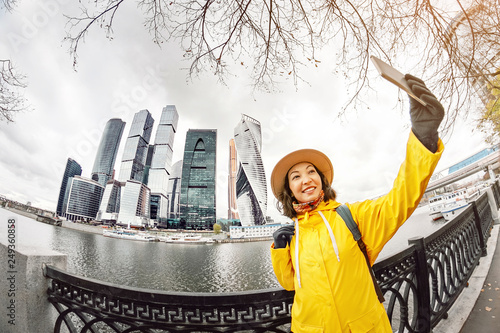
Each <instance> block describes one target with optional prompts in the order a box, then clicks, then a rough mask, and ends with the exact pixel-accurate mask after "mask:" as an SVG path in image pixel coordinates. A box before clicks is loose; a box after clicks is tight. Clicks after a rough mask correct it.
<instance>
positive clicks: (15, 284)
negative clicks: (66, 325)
mask: <svg viewBox="0 0 500 333" xmlns="http://www.w3.org/2000/svg"><path fill="white" fill-rule="evenodd" d="M12 221H14V219H13V220H12ZM10 222H11V220H9V223H10ZM11 225H12V228H9V231H11V230H12V232H9V234H8V235H9V237H8V238H7V239H6V240H4V239H2V240H0V258H1V260H2V266H1V267H2V268H1V269H0V303H1V304H0V306H1V309H2V310H1V311H0V332H5V333H7V332H8V333H27V332H52V331H53V330H54V321H55V319H56V318H57V311H56V310H55V308H54V306H52V305H51V304H50V303H49V301H48V298H47V288H48V287H49V280H47V279H46V278H45V277H44V276H43V270H42V266H43V264H49V265H53V266H56V267H58V268H60V269H66V268H67V255H65V254H62V253H59V252H56V251H53V250H50V249H45V248H39V247H30V246H23V245H19V244H16V242H15V241H16V238H15V230H16V226H15V221H14V223H13V224H12V223H11Z"/></svg>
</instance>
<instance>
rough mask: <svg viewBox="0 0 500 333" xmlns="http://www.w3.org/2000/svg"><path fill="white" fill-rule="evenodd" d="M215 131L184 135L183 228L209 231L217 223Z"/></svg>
mask: <svg viewBox="0 0 500 333" xmlns="http://www.w3.org/2000/svg"><path fill="white" fill-rule="evenodd" d="M216 157H217V130H215V129H207V130H199V129H197V130H192V129H190V130H189V131H188V132H187V133H186V144H185V147H184V159H183V163H182V180H181V197H180V219H181V223H185V225H186V228H195V229H209V228H211V227H212V226H213V224H215V222H216Z"/></svg>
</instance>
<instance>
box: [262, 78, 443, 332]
mask: <svg viewBox="0 0 500 333" xmlns="http://www.w3.org/2000/svg"><path fill="white" fill-rule="evenodd" d="M405 79H406V81H407V82H408V84H409V86H410V88H411V89H412V92H413V93H414V94H415V95H416V96H417V97H419V98H420V99H422V100H423V101H425V102H426V103H427V106H425V107H424V106H422V105H421V104H419V103H418V102H417V101H416V100H414V99H413V98H411V97H410V116H411V122H412V131H411V133H410V137H409V139H408V142H407V152H406V159H405V161H404V162H403V164H402V165H401V167H400V170H399V174H398V176H397V178H396V180H395V182H394V186H393V188H392V189H391V191H390V192H389V193H388V194H387V195H385V196H383V197H380V198H378V199H376V200H366V201H363V202H357V203H353V204H347V206H348V207H349V209H350V211H351V213H352V216H353V218H354V221H355V222H356V223H357V224H358V227H359V229H360V231H361V235H362V240H363V241H364V243H365V244H366V247H367V252H368V258H369V260H370V263H371V265H373V263H374V262H375V260H376V258H377V256H378V254H379V253H380V251H381V250H382V248H383V247H384V245H385V244H386V243H387V242H388V241H389V239H391V237H392V236H393V235H394V234H395V233H396V231H397V230H398V228H399V227H400V226H401V225H402V224H403V223H404V222H405V221H406V220H407V219H408V217H409V216H410V215H411V214H412V213H413V211H414V210H415V208H416V207H417V205H418V203H419V201H420V199H421V198H422V195H423V194H424V191H425V189H426V187H427V183H428V182H429V179H430V177H431V175H432V173H433V171H434V168H435V167H436V165H437V162H438V161H439V158H440V156H441V153H442V151H443V144H442V142H441V140H439V137H438V131H437V130H438V127H439V124H440V123H441V120H442V119H443V116H444V109H443V106H442V105H441V104H440V103H439V101H438V100H437V99H436V97H435V96H434V95H433V94H432V93H431V92H430V91H429V90H428V89H427V87H425V84H424V83H423V81H422V80H420V79H418V78H416V77H414V76H411V75H408V74H407V75H406V76H405ZM332 180H333V167H332V163H331V162H330V160H329V159H328V157H327V156H326V155H325V154H323V153H321V152H319V151H317V150H313V149H302V150H298V151H295V152H292V153H290V154H288V155H286V156H285V157H283V158H282V159H281V160H280V161H279V162H278V163H277V165H276V166H275V168H274V170H273V172H272V175H271V187H272V190H273V193H274V195H275V197H276V198H277V199H278V209H280V211H281V212H282V213H283V214H284V215H285V216H287V217H289V218H291V219H293V220H294V224H293V225H290V226H285V227H282V228H280V229H278V230H277V231H276V232H275V233H274V235H273V236H274V243H273V245H272V246H271V257H272V263H273V268H274V272H275V274H276V277H277V279H278V281H279V283H280V284H281V286H282V287H283V288H285V289H286V290H295V298H294V303H293V307H292V331H293V332H295V333H299V332H377V333H378V332H392V330H391V326H390V323H389V319H388V317H387V314H386V313H385V309H384V307H383V304H381V303H380V302H379V300H378V297H377V294H376V292H375V288H374V286H373V281H372V279H371V276H370V271H369V269H368V266H367V264H366V261H365V258H364V256H363V253H362V252H361V251H360V249H359V247H358V244H357V242H356V241H355V240H354V238H353V236H352V233H351V232H350V231H349V229H348V228H347V226H346V224H345V222H344V221H343V220H342V219H341V217H340V216H339V215H338V214H337V213H336V208H337V207H339V206H340V205H341V204H340V203H338V202H337V201H336V200H335V198H336V194H335V191H334V190H333V189H332V188H331V187H330V186H331V184H332Z"/></svg>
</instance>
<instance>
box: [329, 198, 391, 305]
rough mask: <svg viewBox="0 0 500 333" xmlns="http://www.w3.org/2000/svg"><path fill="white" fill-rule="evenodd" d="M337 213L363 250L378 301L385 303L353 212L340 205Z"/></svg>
mask: <svg viewBox="0 0 500 333" xmlns="http://www.w3.org/2000/svg"><path fill="white" fill-rule="evenodd" d="M336 211H337V213H338V214H339V215H340V217H341V218H342V220H344V222H345V224H346V226H347V228H349V230H350V231H351V233H352V237H353V238H354V240H355V241H356V242H357V243H358V246H359V249H360V250H361V252H363V255H364V256H365V261H366V264H367V265H368V270H369V271H370V275H371V277H372V280H373V286H374V287H375V291H376V292H377V296H378V300H379V302H380V303H383V302H384V301H385V299H384V295H383V294H382V290H381V289H380V286H379V285H378V282H377V278H376V277H375V274H374V273H373V269H372V266H371V265H370V259H369V258H368V252H367V251H366V245H365V243H364V242H363V240H362V239H361V232H360V231H359V228H358V225H357V224H356V222H354V219H353V218H352V214H351V211H350V210H349V207H347V206H346V205H340V206H339V207H337V209H336Z"/></svg>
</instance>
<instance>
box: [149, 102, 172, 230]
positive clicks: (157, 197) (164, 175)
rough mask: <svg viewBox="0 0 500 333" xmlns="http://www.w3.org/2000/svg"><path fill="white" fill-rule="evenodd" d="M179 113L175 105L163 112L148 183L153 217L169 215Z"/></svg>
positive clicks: (158, 217)
mask: <svg viewBox="0 0 500 333" xmlns="http://www.w3.org/2000/svg"><path fill="white" fill-rule="evenodd" d="M178 121H179V114H178V113H177V109H176V108H175V105H167V106H166V107H164V108H163V111H162V113H161V118H160V123H159V124H158V128H157V130H156V137H155V143H154V146H150V147H153V150H152V156H151V164H150V167H149V172H148V181H147V185H148V187H149V188H150V189H151V205H150V214H151V219H153V220H158V219H160V218H165V219H166V218H167V217H168V202H169V200H168V180H169V176H170V174H171V173H172V154H173V146H174V138H175V132H176V131H177V123H178Z"/></svg>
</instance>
